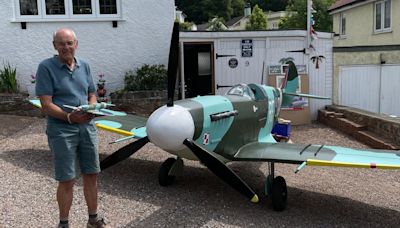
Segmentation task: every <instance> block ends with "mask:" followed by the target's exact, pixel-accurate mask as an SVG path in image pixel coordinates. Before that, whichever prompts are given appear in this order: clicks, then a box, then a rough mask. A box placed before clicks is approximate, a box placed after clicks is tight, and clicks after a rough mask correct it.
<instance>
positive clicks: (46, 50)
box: [0, 0, 175, 91]
mask: <svg viewBox="0 0 400 228" xmlns="http://www.w3.org/2000/svg"><path fill="white" fill-rule="evenodd" d="M174 5H175V4H174V1H173V0H162V1H160V0H146V1H122V0H114V1H101V0H92V1H81V0H79V1H75V0H64V1H54V0H7V1H0V15H1V16H0V17H1V20H0V31H1V41H2V42H1V43H0V50H1V51H0V68H2V67H3V63H7V62H8V63H10V64H11V65H12V66H14V67H16V69H17V80H18V83H19V85H20V90H21V91H26V90H27V87H29V86H30V84H31V83H30V75H31V74H35V72H36V68H37V66H38V64H39V62H40V61H42V60H43V59H45V58H48V57H51V56H53V55H54V54H56V51H55V50H54V48H53V46H52V34H53V32H54V31H55V30H57V29H59V28H62V27H69V28H72V29H73V30H75V32H76V34H77V36H78V40H79V46H78V50H77V55H78V56H79V57H81V58H83V59H86V60H87V61H88V62H89V63H90V65H91V71H92V75H93V78H94V80H97V75H99V74H101V73H102V74H104V75H105V78H104V79H105V80H106V89H107V90H108V91H114V90H117V89H121V88H123V86H124V74H125V72H126V71H128V70H135V69H136V68H138V67H141V66H142V65H143V64H164V65H166V64H167V63H168V53H169V46H170V40H171V33H172V27H173V22H174V19H175V6H174Z"/></svg>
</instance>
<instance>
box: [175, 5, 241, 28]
mask: <svg viewBox="0 0 400 228" xmlns="http://www.w3.org/2000/svg"><path fill="white" fill-rule="evenodd" d="M175 4H176V6H177V7H178V8H179V9H180V10H182V11H183V12H185V14H186V15H188V20H189V21H193V22H195V23H196V24H201V23H205V22H207V21H208V20H210V19H212V18H213V17H214V16H217V17H222V18H224V19H225V20H229V19H231V17H232V15H234V13H238V10H239V9H238V7H239V6H241V4H243V5H244V0H198V1H196V0H175ZM234 7H235V8H234ZM242 11H243V9H242Z"/></svg>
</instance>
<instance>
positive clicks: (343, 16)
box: [339, 13, 346, 38]
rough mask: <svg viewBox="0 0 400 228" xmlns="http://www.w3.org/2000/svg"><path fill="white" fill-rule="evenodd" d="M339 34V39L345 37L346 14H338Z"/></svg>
mask: <svg viewBox="0 0 400 228" xmlns="http://www.w3.org/2000/svg"><path fill="white" fill-rule="evenodd" d="M339 34H340V37H341V38H345V37H346V14H344V13H341V14H340V25H339Z"/></svg>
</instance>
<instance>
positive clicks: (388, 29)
mask: <svg viewBox="0 0 400 228" xmlns="http://www.w3.org/2000/svg"><path fill="white" fill-rule="evenodd" d="M387 2H390V9H389V10H390V17H389V20H390V21H389V23H390V26H389V27H387V28H385V17H386V12H385V5H386V4H387ZM377 5H380V7H381V12H380V13H381V16H380V20H381V21H380V25H381V28H380V29H377V28H376V26H377V18H376V9H377ZM392 5H393V4H392V0H380V1H377V2H375V3H374V19H373V20H374V23H373V25H374V33H375V34H379V33H385V32H391V31H392V23H393V22H392V15H393V10H392V9H393V7H392Z"/></svg>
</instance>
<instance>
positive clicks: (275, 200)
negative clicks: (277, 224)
mask: <svg viewBox="0 0 400 228" xmlns="http://www.w3.org/2000/svg"><path fill="white" fill-rule="evenodd" d="M268 172H269V175H268V176H267V179H266V180H265V194H266V195H269V196H271V198H272V207H273V208H274V210H275V211H283V210H285V208H286V205H287V186H286V181H285V179H284V178H283V177H281V176H278V177H275V165H274V163H273V162H271V163H270V166H269V170H268Z"/></svg>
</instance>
